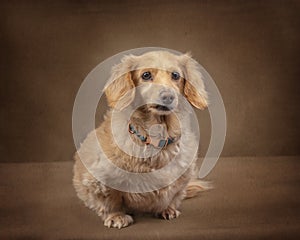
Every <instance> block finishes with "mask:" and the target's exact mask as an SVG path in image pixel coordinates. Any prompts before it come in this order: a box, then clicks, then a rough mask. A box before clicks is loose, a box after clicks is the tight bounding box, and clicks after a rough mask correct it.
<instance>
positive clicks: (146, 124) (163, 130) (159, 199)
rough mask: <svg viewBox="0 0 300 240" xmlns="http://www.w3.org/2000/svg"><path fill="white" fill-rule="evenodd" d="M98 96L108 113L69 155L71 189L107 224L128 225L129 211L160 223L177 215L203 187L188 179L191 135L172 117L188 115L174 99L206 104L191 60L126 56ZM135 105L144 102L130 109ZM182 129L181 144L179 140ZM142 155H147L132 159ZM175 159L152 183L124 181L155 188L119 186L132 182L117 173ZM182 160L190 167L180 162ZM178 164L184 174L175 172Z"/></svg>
mask: <svg viewBox="0 0 300 240" xmlns="http://www.w3.org/2000/svg"><path fill="white" fill-rule="evenodd" d="M105 94H106V97H107V101H108V104H109V106H110V110H109V111H108V112H107V114H106V117H105V120H104V121H103V122H102V124H101V125H100V127H98V128H97V129H95V130H94V131H93V132H92V133H90V134H89V135H88V136H87V138H86V139H85V140H84V142H83V143H82V145H81V147H80V149H79V150H78V152H77V153H76V154H75V161H76V162H75V165H74V178H73V184H74V187H75V189H76V192H77V195H78V197H79V198H80V199H81V200H82V201H83V202H84V204H85V205H86V206H87V207H89V208H91V209H93V210H94V211H95V212H96V213H97V214H98V215H99V216H100V217H101V218H102V219H103V221H104V225H105V226H107V227H116V228H122V227H126V226H128V225H129V224H131V223H133V218H132V216H131V215H130V213H134V212H145V213H153V214H154V215H156V216H160V217H162V218H164V219H173V218H176V217H178V216H179V214H180V212H179V210H178V208H179V206H180V204H181V201H182V200H183V199H184V198H189V197H193V196H195V195H196V194H197V193H198V192H199V191H202V190H204V189H205V188H206V186H205V184H204V185H203V184H202V182H201V181H198V180H195V174H194V166H195V164H194V162H195V160H196V158H197V156H194V159H186V156H188V154H187V153H189V152H191V151H193V150H194V149H195V146H196V148H197V146H198V142H196V141H197V140H196V138H195V136H194V135H195V134H194V133H193V132H192V131H191V130H189V129H188V128H185V126H184V124H188V123H184V122H183V123H182V122H180V119H179V118H178V114H183V116H185V115H186V116H188V113H187V114H186V113H184V111H187V110H186V109H185V108H184V107H182V98H181V96H183V97H184V99H186V100H187V101H188V103H189V104H191V105H192V106H194V107H195V108H198V109H204V108H206V107H207V92H206V90H205V87H204V83H203V80H202V75H201V73H200V71H199V69H198V64H197V62H196V61H195V60H194V59H192V58H191V56H190V55H189V54H182V55H175V54H172V53H169V52H167V51H153V52H148V53H145V54H143V55H140V56H134V55H128V56H125V57H123V59H122V61H121V63H119V64H118V65H116V66H114V67H113V69H112V74H111V79H110V81H109V84H107V86H106V88H105ZM136 101H142V103H143V104H141V105H140V106H139V105H134V104H135V102H136ZM143 101H144V102H143ZM132 106H135V107H134V108H132V109H133V111H132V112H131V113H130V115H128V111H124V109H128V108H130V107H132ZM189 106H190V105H189ZM114 114H115V117H114ZM183 131H184V134H185V136H188V141H185V140H183V139H182V136H183ZM93 136H96V138H95V137H93ZM116 140H117V141H116ZM98 144H99V145H100V146H101V151H100V150H99V149H100V148H99V145H98ZM141 152H143V153H147V154H148V155H139V153H141ZM150 153H151V154H150ZM152 153H153V154H152ZM104 156H105V157H104ZM191 158H193V157H191ZM105 159H106V160H108V161H105ZM174 159H176V162H177V164H173V165H172V168H173V169H172V171H170V175H168V174H166V173H165V174H163V175H164V176H159V177H158V178H157V179H156V177H155V176H157V175H151V176H152V177H151V179H150V178H148V180H146V182H144V183H143V182H139V183H136V182H134V181H133V182H131V183H130V184H137V185H139V186H143V185H145V184H146V185H147V181H149V184H150V185H151V184H152V185H151V186H154V185H155V184H157V186H160V187H159V188H157V189H154V188H151V186H150V190H149V188H147V187H145V191H135V190H133V191H131V190H126V189H125V188H124V186H125V187H126V186H127V185H126V184H129V182H130V181H131V180H130V179H124V178H125V177H124V176H125V175H124V171H126V172H130V173H134V174H136V173H138V174H144V173H151V174H152V173H155V172H158V173H159V170H161V169H163V168H164V167H165V166H167V165H168V166H169V165H170V163H172V162H173V161H175V160H174ZM187 161H188V162H191V164H184V163H186V162H187ZM183 165H184V166H185V169H184V171H182V172H180V171H178V170H179V169H180V167H182V166H183ZM116 169H117V170H116ZM121 170H124V171H123V172H122V171H121ZM175 172H176V173H178V172H180V176H178V177H176V178H174V181H173V180H172V181H171V182H168V179H171V178H173V177H174V176H172V173H175ZM97 175H99V176H100V177H97ZM160 177H161V179H160ZM101 179H105V180H104V181H101ZM146 179H147V178H146ZM164 181H166V184H165V185H164ZM150 182H151V183H150ZM110 183H112V184H110ZM118 184H119V187H118ZM130 184H129V185H130ZM114 186H117V187H114ZM124 189H125V190H124ZM141 189H142V187H141V188H139V190H141ZM147 189H148V190H147Z"/></svg>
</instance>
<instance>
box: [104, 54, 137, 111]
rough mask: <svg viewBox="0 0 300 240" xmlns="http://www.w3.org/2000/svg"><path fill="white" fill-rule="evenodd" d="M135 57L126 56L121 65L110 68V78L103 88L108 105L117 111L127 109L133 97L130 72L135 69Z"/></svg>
mask: <svg viewBox="0 0 300 240" xmlns="http://www.w3.org/2000/svg"><path fill="white" fill-rule="evenodd" d="M135 60H136V56H133V55H128V56H125V57H123V58H122V60H121V63H119V64H118V65H116V66H114V67H113V68H112V72H111V77H110V79H109V81H108V84H107V85H106V86H105V88H104V92H105V95H106V98H107V102H108V105H109V106H110V107H112V108H116V109H119V110H122V109H124V108H125V107H127V106H128V105H129V104H130V103H131V102H132V101H133V99H134V97H135V85H134V82H133V80H132V70H134V68H135V62H136V61H135Z"/></svg>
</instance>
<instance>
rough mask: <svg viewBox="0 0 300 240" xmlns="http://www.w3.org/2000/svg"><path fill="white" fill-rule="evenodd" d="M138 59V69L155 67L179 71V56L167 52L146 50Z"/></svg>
mask: <svg viewBox="0 0 300 240" xmlns="http://www.w3.org/2000/svg"><path fill="white" fill-rule="evenodd" d="M139 60H140V61H138V66H137V68H138V69H142V68H155V69H160V70H165V71H174V70H177V71H179V70H180V69H181V67H180V61H179V56H177V55H174V54H172V53H169V52H164V51H157V52H148V53H145V54H143V55H141V56H139Z"/></svg>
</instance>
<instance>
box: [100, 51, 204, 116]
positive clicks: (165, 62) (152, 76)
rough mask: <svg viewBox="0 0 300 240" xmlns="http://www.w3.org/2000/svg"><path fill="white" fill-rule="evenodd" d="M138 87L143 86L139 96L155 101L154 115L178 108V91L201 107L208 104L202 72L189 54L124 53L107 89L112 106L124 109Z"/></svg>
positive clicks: (195, 105)
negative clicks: (136, 54) (137, 54)
mask: <svg viewBox="0 0 300 240" xmlns="http://www.w3.org/2000/svg"><path fill="white" fill-rule="evenodd" d="M139 86H142V88H141V91H140V95H142V97H145V98H147V99H152V100H153V102H155V103H151V104H147V108H148V110H150V111H151V112H153V113H154V114H158V115H167V114H169V113H170V112H171V111H172V110H174V109H176V107H177V105H178V95H179V94H182V95H184V96H185V97H186V99H187V100H188V101H189V102H190V103H191V104H192V105H193V106H194V107H196V108H198V109H204V108H205V107H207V93H206V91H205V87H204V83H203V80H202V75H201V73H200V70H199V69H198V64H197V62H196V61H195V60H194V59H192V58H191V56H190V54H183V55H175V54H172V53H169V52H166V51H154V52H148V53H145V54H143V55H141V56H133V55H128V56H125V57H124V58H123V59H122V61H121V63H120V64H118V65H116V66H115V67H114V68H113V69H112V75H111V79H110V81H109V84H108V85H107V86H106V88H105V94H106V97H107V100H108V104H109V106H110V107H112V108H116V107H117V108H119V109H122V108H125V107H126V106H128V105H129V104H130V103H131V102H132V101H133V100H134V98H135V96H136V91H135V88H136V87H139Z"/></svg>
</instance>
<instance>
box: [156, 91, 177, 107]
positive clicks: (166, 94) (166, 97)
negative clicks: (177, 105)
mask: <svg viewBox="0 0 300 240" xmlns="http://www.w3.org/2000/svg"><path fill="white" fill-rule="evenodd" d="M159 95H160V99H161V101H162V103H163V104H164V105H170V104H171V103H172V102H173V101H174V98H175V96H174V93H172V92H171V91H168V90H163V91H161V92H160V94H159Z"/></svg>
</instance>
